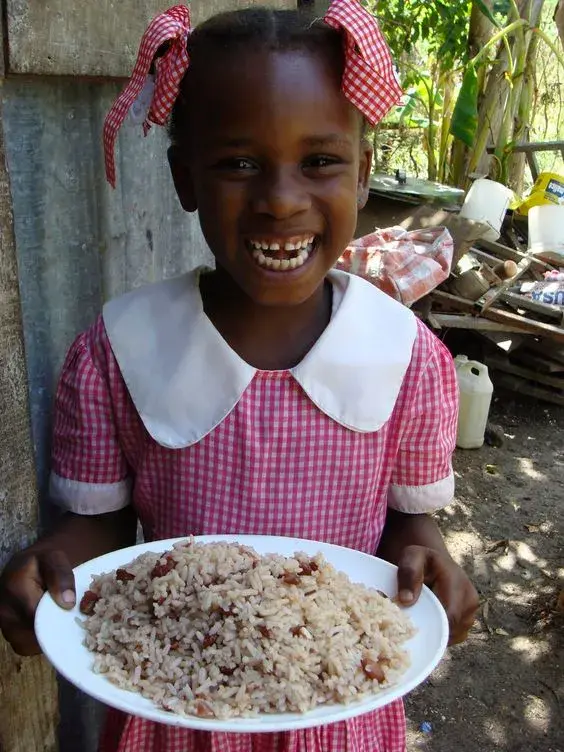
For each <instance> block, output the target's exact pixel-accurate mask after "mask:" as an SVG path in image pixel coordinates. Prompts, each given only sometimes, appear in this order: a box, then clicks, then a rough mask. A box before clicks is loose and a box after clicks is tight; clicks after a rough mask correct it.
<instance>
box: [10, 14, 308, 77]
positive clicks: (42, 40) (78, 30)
mask: <svg viewBox="0 0 564 752" xmlns="http://www.w3.org/2000/svg"><path fill="white" fill-rule="evenodd" d="M5 2H6V5H7V19H8V38H9V71H10V73H25V74H34V75H64V76H102V77H112V78H124V77H128V76H130V75H131V71H132V69H133V65H134V63H135V58H136V55H137V50H138V47H139V42H140V40H141V36H142V34H143V32H144V31H145V29H146V27H147V25H148V24H149V22H150V21H151V19H152V18H153V17H154V16H155V15H158V14H159V13H162V12H163V11H165V10H167V9H168V8H170V7H171V5H173V4H174V3H172V2H171V0H90V1H89V2H81V1H80V0H49V2H48V3H47V2H45V0H5ZM185 4H187V3H185ZM249 5H270V6H272V7H277V8H295V7H296V2H295V0H270V2H262V0H192V2H190V9H191V12H192V23H193V24H194V25H195V24H197V23H200V22H201V21H203V20H204V19H205V18H208V17H209V16H211V15H213V14H214V13H217V12H219V11H223V10H228V9H231V8H242V7H247V6H249Z"/></svg>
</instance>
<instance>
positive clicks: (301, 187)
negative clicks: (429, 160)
mask: <svg viewBox="0 0 564 752" xmlns="http://www.w3.org/2000/svg"><path fill="white" fill-rule="evenodd" d="M209 57H210V59H209V60H208V63H207V65H206V67H205V72H204V71H203V70H202V66H203V64H202V62H199V66H200V69H199V70H195V71H193V78H192V80H191V81H190V95H189V98H188V102H187V104H186V106H187V107H189V108H190V111H189V112H190V114H189V122H190V125H189V129H190V133H189V134H186V141H185V143H181V144H179V145H177V146H175V147H173V148H171V150H170V161H171V168H172V172H173V176H174V180H175V185H176V189H177V191H178V195H179V198H180V200H181V202H182V205H183V207H184V208H185V209H186V210H187V211H194V210H195V209H198V211H199V217H200V223H201V226H202V230H203V233H204V236H205V238H206V241H207V243H208V245H209V247H210V248H211V250H212V252H213V254H214V256H215V258H216V261H217V263H218V265H219V266H221V267H222V268H223V269H224V270H225V271H226V272H227V273H228V274H229V275H230V276H231V277H232V279H233V280H234V281H235V282H236V284H237V285H238V286H239V287H240V288H241V289H242V290H243V291H244V292H245V293H246V294H247V295H248V296H249V297H250V298H251V299H252V300H253V301H255V303H257V304H260V305H269V306H275V305H276V306H278V305H296V304H300V303H303V302H304V301H305V300H307V299H308V298H309V297H310V296H311V295H313V293H314V292H315V291H316V290H317V289H318V288H319V286H320V284H321V282H322V280H323V279H324V277H325V275H326V273H327V272H328V271H329V269H331V267H332V266H333V265H334V263H335V261H336V260H337V258H338V257H339V256H340V254H341V253H342V252H343V250H344V248H345V247H346V246H347V244H348V243H349V242H350V240H351V238H352V236H353V233H354V230H355V226H356V220H357V210H358V208H359V206H362V205H364V202H365V201H366V196H367V192H368V178H369V174H370V163H371V151H370V148H369V147H368V145H367V144H366V143H365V142H364V141H363V140H362V139H361V119H360V116H359V114H358V112H357V111H356V110H355V109H354V107H352V105H350V104H349V102H348V101H347V99H346V98H345V97H344V95H343V94H342V93H341V91H340V81H339V75H338V72H337V71H336V70H334V69H333V68H332V66H331V65H330V61H328V60H325V59H324V58H323V57H321V56H320V55H316V54H314V53H310V52H308V51H303V52H295V51H291V52H265V51H249V52H243V53H241V54H240V55H238V56H237V58H236V59H232V58H231V57H228V56H226V55H220V56H219V58H215V59H213V58H212V56H211V55H210V56H209Z"/></svg>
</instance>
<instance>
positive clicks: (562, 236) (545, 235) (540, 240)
mask: <svg viewBox="0 0 564 752" xmlns="http://www.w3.org/2000/svg"><path fill="white" fill-rule="evenodd" d="M529 249H530V250H531V252H532V253H542V254H544V255H546V256H547V257H549V258H551V259H553V260H554V263H555V264H562V263H564V206H555V205H552V204H547V205H546V206H533V207H532V209H529Z"/></svg>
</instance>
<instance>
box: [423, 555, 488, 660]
mask: <svg viewBox="0 0 564 752" xmlns="http://www.w3.org/2000/svg"><path fill="white" fill-rule="evenodd" d="M433 592H434V593H435V595H436V596H437V598H438V599H439V600H440V601H441V603H442V604H443V606H444V609H445V611H446V615H447V618H448V623H449V628H450V638H449V645H457V644H458V643H460V642H463V641H464V640H465V639H466V638H467V637H468V632H469V630H470V628H471V627H472V625H473V623H474V619H475V616H476V612H477V610H478V606H479V598H478V593H477V592H476V589H475V588H474V586H473V585H472V583H471V582H470V580H469V579H468V577H467V576H466V574H465V573H464V571H463V570H462V569H461V568H460V567H458V566H457V565H454V567H449V568H448V569H445V570H444V571H442V572H441V573H439V574H438V576H437V578H436V581H435V583H434V586H433Z"/></svg>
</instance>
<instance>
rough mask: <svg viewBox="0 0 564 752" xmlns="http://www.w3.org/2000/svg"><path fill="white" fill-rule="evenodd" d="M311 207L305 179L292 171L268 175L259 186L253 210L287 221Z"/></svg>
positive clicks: (281, 171)
mask: <svg viewBox="0 0 564 752" xmlns="http://www.w3.org/2000/svg"><path fill="white" fill-rule="evenodd" d="M310 206H311V196H310V194H309V193H308V191H307V189H306V186H305V185H304V184H303V177H302V176H300V175H298V174H293V173H290V171H285V170H279V171H277V172H276V173H270V174H266V175H265V176H264V179H263V180H261V181H260V185H257V191H256V194H255V198H254V201H253V208H254V210H255V212H257V213H258V214H268V215H269V216H271V217H274V218H275V219H286V218H287V217H292V216H294V215H296V214H300V213H301V212H304V211H307V210H308V209H309V208H310Z"/></svg>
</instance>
